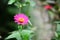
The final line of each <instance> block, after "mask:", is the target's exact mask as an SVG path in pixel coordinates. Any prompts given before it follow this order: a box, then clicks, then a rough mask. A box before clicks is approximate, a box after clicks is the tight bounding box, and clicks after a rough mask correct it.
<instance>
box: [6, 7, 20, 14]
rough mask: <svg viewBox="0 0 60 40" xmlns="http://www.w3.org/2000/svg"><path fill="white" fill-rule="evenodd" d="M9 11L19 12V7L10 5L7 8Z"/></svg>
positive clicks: (11, 12) (12, 12)
mask: <svg viewBox="0 0 60 40" xmlns="http://www.w3.org/2000/svg"><path fill="white" fill-rule="evenodd" d="M7 11H8V12H9V13H10V14H16V13H19V9H18V8H16V7H8V8H7Z"/></svg>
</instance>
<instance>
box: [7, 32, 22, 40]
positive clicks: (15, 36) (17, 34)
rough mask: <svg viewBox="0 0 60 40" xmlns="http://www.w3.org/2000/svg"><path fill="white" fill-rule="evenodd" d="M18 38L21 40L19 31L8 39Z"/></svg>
mask: <svg viewBox="0 0 60 40" xmlns="http://www.w3.org/2000/svg"><path fill="white" fill-rule="evenodd" d="M11 38H16V39H17V40H21V36H20V33H19V32H18V31H14V32H12V34H11V35H9V36H8V37H7V38H6V39H11Z"/></svg>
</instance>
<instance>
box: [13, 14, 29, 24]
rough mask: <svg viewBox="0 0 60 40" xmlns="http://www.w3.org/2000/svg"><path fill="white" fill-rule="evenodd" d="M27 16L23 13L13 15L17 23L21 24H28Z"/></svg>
mask: <svg viewBox="0 0 60 40" xmlns="http://www.w3.org/2000/svg"><path fill="white" fill-rule="evenodd" d="M28 20H29V19H28V17H27V16H26V15H25V14H16V15H15V16H14V21H15V22H16V23H17V24H21V25H26V24H28Z"/></svg>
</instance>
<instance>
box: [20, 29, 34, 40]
mask: <svg viewBox="0 0 60 40" xmlns="http://www.w3.org/2000/svg"><path fill="white" fill-rule="evenodd" d="M32 33H33V31H31V30H22V32H21V35H22V39H23V40H29V39H31V37H32Z"/></svg>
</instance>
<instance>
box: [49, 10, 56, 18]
mask: <svg viewBox="0 0 60 40" xmlns="http://www.w3.org/2000/svg"><path fill="white" fill-rule="evenodd" d="M48 12H49V15H50V17H51V18H52V19H53V17H54V16H55V14H54V13H53V12H52V11H48Z"/></svg>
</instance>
